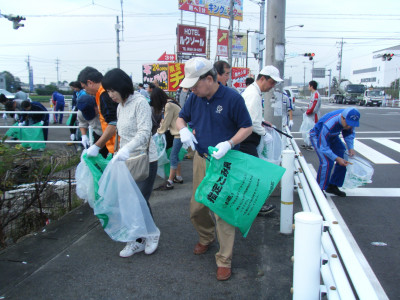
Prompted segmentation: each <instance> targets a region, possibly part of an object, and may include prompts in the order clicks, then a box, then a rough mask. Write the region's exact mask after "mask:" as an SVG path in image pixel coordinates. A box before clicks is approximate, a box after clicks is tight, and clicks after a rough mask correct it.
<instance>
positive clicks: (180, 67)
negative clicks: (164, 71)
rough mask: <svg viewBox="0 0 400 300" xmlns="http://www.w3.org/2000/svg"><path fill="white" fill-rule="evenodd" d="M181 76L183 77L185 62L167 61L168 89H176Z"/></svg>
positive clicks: (172, 90) (171, 90)
mask: <svg viewBox="0 0 400 300" xmlns="http://www.w3.org/2000/svg"><path fill="white" fill-rule="evenodd" d="M183 78H185V64H181V63H168V91H170V92H174V91H176V90H178V88H179V85H180V84H181V82H182V80H183Z"/></svg>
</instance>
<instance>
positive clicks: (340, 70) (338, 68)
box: [337, 38, 343, 84]
mask: <svg viewBox="0 0 400 300" xmlns="http://www.w3.org/2000/svg"><path fill="white" fill-rule="evenodd" d="M342 58H343V38H342V41H341V42H340V52H339V62H338V66H337V70H338V71H339V81H338V84H340V80H341V79H342Z"/></svg>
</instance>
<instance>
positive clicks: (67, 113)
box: [0, 111, 93, 145]
mask: <svg viewBox="0 0 400 300" xmlns="http://www.w3.org/2000/svg"><path fill="white" fill-rule="evenodd" d="M4 113H6V114H10V113H13V114H18V115H21V114H48V115H49V120H51V119H52V118H53V115H54V114H61V113H62V114H64V117H65V116H68V117H69V115H70V114H77V113H78V112H77V111H57V112H56V111H29V112H26V111H12V112H10V111H0V115H3V114H4ZM10 119H12V120H14V118H11V117H10ZM50 123H52V122H49V124H50ZM14 124H15V122H13V124H11V125H1V126H0V128H2V129H7V128H16V126H14ZM18 128H19V129H21V130H23V129H24V128H25V129H30V128H49V129H71V128H74V129H78V128H79V126H68V125H65V126H63V125H58V126H54V125H49V126H20V127H18ZM88 131H89V132H88V135H89V141H90V145H92V144H93V129H92V127H91V126H89V130H88ZM21 142H23V143H49V144H69V143H71V144H81V141H71V140H65V141H63V140H59V141H49V140H48V141H29V140H23V141H22V140H10V139H7V140H5V141H4V143H13V144H19V143H21Z"/></svg>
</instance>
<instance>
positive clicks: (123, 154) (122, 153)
mask: <svg viewBox="0 0 400 300" xmlns="http://www.w3.org/2000/svg"><path fill="white" fill-rule="evenodd" d="M128 158H129V150H128V149H127V148H126V147H122V148H121V149H119V151H118V152H117V154H116V155H114V157H113V159H112V161H113V162H116V161H126V160H127V159H128Z"/></svg>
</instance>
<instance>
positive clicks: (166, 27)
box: [0, 0, 400, 86]
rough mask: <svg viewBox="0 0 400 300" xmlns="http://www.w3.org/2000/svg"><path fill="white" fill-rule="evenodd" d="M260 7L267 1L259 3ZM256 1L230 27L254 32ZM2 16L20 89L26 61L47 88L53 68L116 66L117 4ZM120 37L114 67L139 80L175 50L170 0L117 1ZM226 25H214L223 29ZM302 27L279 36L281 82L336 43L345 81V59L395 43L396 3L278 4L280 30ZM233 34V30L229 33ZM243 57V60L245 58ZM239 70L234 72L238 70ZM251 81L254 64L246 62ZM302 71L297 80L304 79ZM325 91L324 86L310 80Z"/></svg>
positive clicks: (35, 4)
mask: <svg viewBox="0 0 400 300" xmlns="http://www.w3.org/2000/svg"><path fill="white" fill-rule="evenodd" d="M267 1H268V0H267ZM257 3H258V1H255V0H254V1H253V0H251V1H250V0H244V5H243V12H244V20H243V22H240V23H239V22H237V21H235V25H234V26H235V29H236V28H237V27H238V26H239V28H240V31H242V32H245V31H246V30H258V29H259V12H260V9H259V5H258V4H257ZM0 10H1V13H2V14H15V15H22V16H24V17H26V21H23V23H24V24H25V27H22V28H20V29H18V30H14V29H13V28H12V22H10V21H8V20H7V19H5V18H1V19H0V32H1V35H0V36H1V39H2V41H1V44H0V71H9V72H11V73H12V74H13V75H14V76H17V77H19V78H20V79H21V80H22V81H23V82H28V70H27V60H28V56H29V57H30V63H31V66H32V68H33V74H34V83H46V84H49V83H50V82H55V81H56V80H57V70H56V67H57V64H56V61H57V59H58V61H59V64H58V68H59V78H60V80H61V81H64V80H66V81H68V82H69V81H72V80H76V77H77V75H78V73H79V71H80V70H81V69H83V68H84V67H85V66H88V65H89V66H93V67H95V68H97V69H98V70H100V71H101V72H103V73H105V72H106V71H107V70H109V69H111V68H114V67H116V64H117V60H116V31H115V23H116V16H117V15H118V16H119V19H120V21H121V20H122V17H121V1H120V0H37V1H32V0H13V1H2V3H1V4H0ZM123 11H124V32H123V37H122V35H121V40H122V39H123V40H122V41H121V43H120V49H121V50H120V51H121V68H122V69H123V70H124V71H126V72H127V73H128V74H132V78H133V80H134V81H135V82H141V81H142V75H141V65H142V64H143V63H152V62H156V61H157V59H158V58H159V57H160V56H161V54H163V53H164V51H166V52H167V54H172V53H174V51H175V47H176V35H175V32H176V25H177V23H180V18H181V11H179V10H178V0H147V1H138V0H130V1H128V0H124V1H123ZM194 21H195V18H194V14H193V13H189V12H184V13H183V23H184V24H188V25H194ZM196 21H197V25H198V26H205V27H208V16H204V15H199V14H198V15H197V18H196ZM228 24H229V20H227V19H221V26H222V27H223V28H224V29H226V28H227V26H228ZM293 25H304V27H303V28H300V27H296V26H294V27H291V28H288V29H287V30H286V53H287V56H286V63H285V77H286V78H287V77H292V79H293V80H294V82H297V83H303V81H304V80H305V81H306V82H308V81H309V80H311V67H312V66H311V62H310V61H309V60H308V59H307V58H305V57H303V56H302V54H303V53H305V52H314V53H315V54H316V56H315V60H314V67H315V68H327V69H332V74H333V75H335V76H337V74H338V71H337V70H336V65H337V62H338V53H339V48H340V44H339V42H340V41H341V39H342V38H343V39H344V45H343V68H342V77H344V78H346V77H348V76H349V72H350V64H351V60H352V59H353V58H356V57H359V56H363V55H367V54H370V53H372V52H373V51H377V50H380V49H384V48H387V47H392V46H396V45H399V44H400V29H399V28H400V26H399V25H400V1H399V0H381V1H376V0H374V1H373V0H351V1H349V0H336V1H327V0H325V1H321V0H303V1H298V0H286V25H285V27H286V28H287V27H290V26H293ZM217 27H218V18H216V17H212V27H211V30H212V33H211V58H212V60H214V59H215V52H216V33H217ZM235 31H236V30H235ZM249 55H251V54H249ZM239 66H241V65H239ZM249 66H250V68H251V71H252V73H253V74H257V72H258V64H257V62H256V61H255V59H253V58H250V59H249ZM304 71H305V78H304ZM318 81H319V82H320V85H321V86H323V85H327V79H318Z"/></svg>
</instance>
